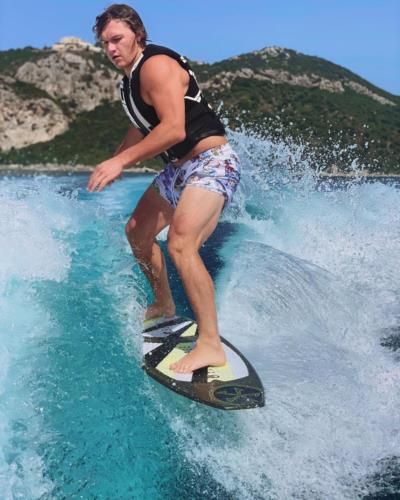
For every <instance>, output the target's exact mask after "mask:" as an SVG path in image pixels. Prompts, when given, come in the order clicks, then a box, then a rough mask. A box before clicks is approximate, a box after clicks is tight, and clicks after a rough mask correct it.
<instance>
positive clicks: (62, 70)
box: [0, 38, 121, 151]
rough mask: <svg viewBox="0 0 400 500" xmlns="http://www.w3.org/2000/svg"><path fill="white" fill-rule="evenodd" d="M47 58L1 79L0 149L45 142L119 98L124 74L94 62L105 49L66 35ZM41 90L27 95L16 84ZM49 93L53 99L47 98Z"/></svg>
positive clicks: (28, 63) (26, 65) (48, 52)
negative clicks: (83, 115)
mask: <svg viewBox="0 0 400 500" xmlns="http://www.w3.org/2000/svg"><path fill="white" fill-rule="evenodd" d="M53 49H55V51H47V52H44V55H43V57H41V58H39V59H38V60H35V61H29V62H26V63H24V64H22V65H21V66H20V67H19V68H18V69H17V71H16V72H15V74H13V76H12V77H11V76H10V75H3V76H1V77H0V99H1V103H2V107H1V109H0V150H3V151H6V150H8V149H10V148H11V147H14V148H21V147H23V146H27V145H30V144H35V143H37V142H45V141H49V140H51V139H53V138H54V137H55V136H56V135H58V134H61V133H63V132H65V131H66V130H67V129H68V125H69V123H70V122H71V120H73V119H74V117H75V116H76V115H77V114H79V113H81V112H82V111H90V110H92V109H94V108H96V107H97V106H99V104H101V103H102V102H104V101H106V102H109V101H114V100H116V99H118V82H119V80H120V78H121V76H120V74H118V73H117V72H116V71H113V70H112V69H110V68H109V67H108V66H107V65H105V64H101V62H100V63H99V62H98V61H95V59H94V57H95V55H96V53H97V52H98V51H99V50H100V49H99V48H98V47H94V46H93V45H91V44H88V43H86V42H82V41H81V40H80V39H79V38H64V39H62V40H61V41H60V42H59V43H58V44H56V45H55V46H54V47H53ZM18 82H23V83H27V84H30V85H32V86H33V87H34V88H37V89H40V90H41V91H43V92H42V94H43V96H41V97H36V96H35V97H34V96H32V98H30V97H29V98H26V97H24V98H22V97H20V95H19V94H18V93H17V92H16V91H15V87H14V84H15V83H18ZM46 94H47V96H48V98H46Z"/></svg>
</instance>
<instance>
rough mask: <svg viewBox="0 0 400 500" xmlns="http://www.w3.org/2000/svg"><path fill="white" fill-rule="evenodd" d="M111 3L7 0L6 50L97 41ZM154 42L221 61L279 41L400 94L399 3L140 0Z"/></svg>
mask: <svg viewBox="0 0 400 500" xmlns="http://www.w3.org/2000/svg"><path fill="white" fill-rule="evenodd" d="M110 3H112V1H107V0H80V1H78V0H68V1H67V0H58V1H57V0H53V1H52V0H18V1H15V0H1V1H0V50H5V49H9V48H18V47H24V46H27V45H31V46H34V47H43V46H50V45H52V44H53V43H54V42H56V41H58V40H59V39H60V38H61V37H63V36H79V37H80V38H83V39H84V40H87V41H93V35H92V31H91V27H92V25H93V22H94V18H95V17H96V15H97V14H99V13H100V12H101V11H102V10H103V9H104V7H106V6H107V5H109V4H110ZM130 5H132V6H133V7H134V8H136V9H137V10H138V12H139V13H140V15H141V16H142V19H143V21H144V23H145V25H146V27H147V30H148V33H149V35H150V38H151V40H152V41H153V42H155V43H158V44H161V45H167V46H170V47H171V48H173V49H175V50H178V51H179V52H182V53H184V54H185V55H187V56H188V57H189V58H191V59H196V60H202V61H207V62H213V61H217V60H220V59H224V58H227V57H230V56H233V55H237V54H242V53H245V52H250V51H252V50H255V49H260V48H262V47H266V46H271V45H278V46H281V47H287V48H291V49H295V50H298V51H300V52H303V53H305V54H309V55H317V56H319V57H323V58H325V59H328V60H330V61H332V62H334V63H336V64H340V65H341V66H344V67H346V68H348V69H350V70H351V71H353V72H355V73H357V74H358V75H360V76H362V77H363V78H366V79H367V80H369V81H371V82H372V83H374V84H375V85H377V86H378V87H381V88H383V89H385V90H387V91H389V92H392V93H395V94H397V95H399V94H400V1H399V0H276V1H275V2H271V1H269V0H247V2H245V1H244V0H200V1H198V2H195V1H193V0H192V1H189V0H134V1H132V2H130Z"/></svg>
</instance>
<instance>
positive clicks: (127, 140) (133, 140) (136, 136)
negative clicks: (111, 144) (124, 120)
mask: <svg viewBox="0 0 400 500" xmlns="http://www.w3.org/2000/svg"><path fill="white" fill-rule="evenodd" d="M143 137H144V135H143V134H142V132H140V130H139V129H137V128H135V127H129V130H128V132H127V133H126V135H125V137H124V139H123V141H122V142H121V144H120V145H119V146H118V148H117V149H116V151H115V153H114V156H116V155H117V154H119V153H122V151H125V149H127V148H130V147H131V146H135V144H137V143H138V142H140V141H141V140H142V139H143Z"/></svg>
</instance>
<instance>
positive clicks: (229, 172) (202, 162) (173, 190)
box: [152, 144, 241, 208]
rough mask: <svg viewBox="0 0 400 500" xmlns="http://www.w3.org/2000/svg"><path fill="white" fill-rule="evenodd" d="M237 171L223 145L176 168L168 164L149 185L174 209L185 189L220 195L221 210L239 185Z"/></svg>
mask: <svg viewBox="0 0 400 500" xmlns="http://www.w3.org/2000/svg"><path fill="white" fill-rule="evenodd" d="M240 170H241V169H240V161H239V158H238V156H237V155H236V153H235V152H234V151H233V149H232V148H231V146H230V145H229V144H223V145H222V146H216V147H215V148H211V149H208V150H207V151H204V152H203V153H200V154H198V155H196V156H194V157H193V158H191V159H190V160H188V161H186V162H185V163H183V164H182V165H180V166H174V164H173V163H168V164H167V165H166V167H165V168H164V170H163V171H162V172H161V173H160V174H158V175H157V177H156V178H155V179H154V181H153V184H152V185H153V186H154V188H155V189H156V190H157V191H158V192H159V193H160V195H161V196H162V197H163V198H164V199H165V200H167V201H168V202H169V203H170V204H171V205H172V206H173V207H174V208H175V207H176V206H177V204H178V201H179V198H180V196H181V194H182V192H183V190H184V188H185V187H186V186H195V187H199V188H202V189H207V190H208V191H213V192H214V193H220V194H222V195H223V196H224V198H225V205H224V208H225V207H226V206H227V205H228V204H229V203H230V202H231V201H232V197H233V194H234V193H235V191H236V188H237V186H238V184H239V181H240Z"/></svg>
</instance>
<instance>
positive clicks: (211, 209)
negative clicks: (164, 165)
mask: <svg viewBox="0 0 400 500" xmlns="http://www.w3.org/2000/svg"><path fill="white" fill-rule="evenodd" d="M223 204H224V198H223V196H222V195H220V194H218V193H214V192H211V191H207V190H205V189H201V188H196V187H191V186H188V187H186V188H185V190H184V191H183V193H182V196H181V198H180V200H179V203H178V206H177V208H176V210H175V213H174V216H173V218H172V222H171V225H170V230H169V235H168V251H169V253H170V255H171V257H172V259H173V261H174V264H175V266H176V268H177V270H178V272H179V274H180V276H181V278H182V281H183V284H184V287H185V290H186V294H187V296H188V299H189V301H190V304H191V306H192V309H193V311H194V314H195V317H196V320H197V324H198V328H199V338H198V340H197V342H196V346H195V347H194V349H193V350H192V351H191V352H190V353H188V354H187V355H186V356H184V357H183V358H182V359H180V360H179V361H178V362H176V363H173V364H172V365H171V369H172V370H174V371H176V372H179V373H187V372H191V371H193V370H197V369H198V368H202V367H204V366H221V365H223V364H225V362H226V357H225V353H224V350H223V347H222V343H221V340H220V338H219V334H218V325H217V312H216V306H215V296H214V285H213V282H212V279H211V277H210V275H209V273H208V271H207V269H206V268H205V266H204V263H203V261H202V259H201V257H200V255H199V252H198V250H199V248H200V246H201V245H202V244H203V243H204V241H206V239H207V238H208V237H209V236H210V235H211V233H212V232H213V231H214V229H215V227H216V225H217V223H218V219H219V217H220V214H221V210H222V207H223Z"/></svg>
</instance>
